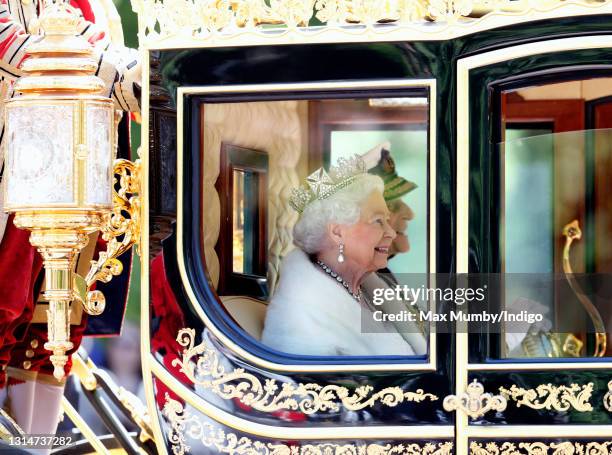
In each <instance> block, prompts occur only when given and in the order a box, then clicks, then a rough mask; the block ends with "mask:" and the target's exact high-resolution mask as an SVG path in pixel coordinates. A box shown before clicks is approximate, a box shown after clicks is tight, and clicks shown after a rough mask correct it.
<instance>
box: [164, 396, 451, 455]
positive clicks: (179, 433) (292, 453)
mask: <svg viewBox="0 0 612 455" xmlns="http://www.w3.org/2000/svg"><path fill="white" fill-rule="evenodd" d="M165 400H166V402H165V403H164V408H163V410H162V414H163V415H164V416H165V417H166V419H167V420H168V422H169V423H170V428H169V429H168V433H167V434H168V441H169V442H170V444H171V445H172V452H173V454H174V455H184V454H186V453H189V452H190V450H191V447H190V446H189V445H188V443H187V439H188V438H189V440H193V441H198V442H200V443H202V444H203V445H204V446H206V447H209V448H212V449H214V450H215V451H216V453H230V454H235V455H240V454H249V455H257V454H261V455H392V454H403V455H450V454H451V453H452V450H453V443H452V442H439V443H431V442H426V443H424V444H416V443H407V444H397V445H394V444H349V443H343V444H340V443H335V442H328V443H320V444H310V443H306V444H302V445H299V446H298V445H287V444H283V443H280V442H263V441H257V440H252V439H251V438H249V437H247V436H239V435H237V434H234V433H228V432H226V431H225V430H223V429H221V428H218V427H216V426H214V425H213V424H212V423H210V422H203V421H202V420H201V419H200V416H199V415H197V414H192V413H190V412H189V411H186V410H185V408H184V406H183V405H182V404H181V403H180V402H179V401H176V400H174V399H173V398H171V397H170V396H169V395H168V394H167V393H166V395H165Z"/></svg>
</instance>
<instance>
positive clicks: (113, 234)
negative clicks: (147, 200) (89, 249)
mask: <svg viewBox="0 0 612 455" xmlns="http://www.w3.org/2000/svg"><path fill="white" fill-rule="evenodd" d="M113 175H114V181H113V208H112V211H111V212H110V213H109V214H108V215H107V219H106V223H105V224H104V226H103V228H102V238H103V239H104V240H106V242H107V244H106V251H100V254H99V257H98V260H97V261H91V268H90V269H89V272H88V273H87V275H86V276H85V278H83V277H82V276H80V275H78V274H75V278H74V293H75V296H76V298H77V299H78V300H79V301H80V302H81V303H82V304H83V308H84V309H85V311H86V312H87V313H88V314H91V315H94V316H95V315H99V314H101V313H102V312H103V311H104V307H105V306H106V299H105V298H104V294H102V292H101V291H98V290H95V291H91V290H90V289H91V287H92V286H93V285H94V283H95V282H96V281H101V282H103V283H108V282H109V281H110V280H112V279H113V276H117V275H119V274H120V273H121V272H122V270H123V265H122V264H121V261H119V259H117V258H118V257H119V256H121V255H122V254H123V253H125V252H126V251H127V250H129V249H130V248H131V247H132V246H134V245H136V248H137V247H138V241H139V238H140V160H136V161H135V162H133V161H129V160H124V159H119V160H115V164H114V166H113Z"/></svg>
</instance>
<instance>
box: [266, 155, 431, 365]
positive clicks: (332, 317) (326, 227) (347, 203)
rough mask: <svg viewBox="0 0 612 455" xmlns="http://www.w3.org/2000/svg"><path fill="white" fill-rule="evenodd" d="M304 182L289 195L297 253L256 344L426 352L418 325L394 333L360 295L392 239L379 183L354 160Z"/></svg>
mask: <svg viewBox="0 0 612 455" xmlns="http://www.w3.org/2000/svg"><path fill="white" fill-rule="evenodd" d="M307 183H308V185H309V187H302V188H300V189H299V190H294V193H293V195H292V197H291V205H292V206H293V207H294V208H295V209H296V210H297V211H298V212H300V214H301V215H300V218H299V220H298V222H297V224H296V225H295V227H294V229H293V237H294V243H295V245H296V246H297V247H298V248H297V249H295V250H293V251H292V252H291V253H289V254H288V255H287V256H286V257H285V259H284V260H283V263H282V265H281V270H280V281H279V284H278V288H277V290H276V292H275V294H274V296H273V297H272V300H271V303H270V305H269V308H268V311H267V314H266V321H265V328H264V331H263V335H262V342H263V343H264V344H266V345H268V346H270V347H272V348H274V349H277V350H279V351H283V352H287V353H293V354H306V355H322V356H338V355H352V356H358V355H363V356H371V355H402V356H407V355H423V354H425V353H426V350H427V345H426V343H425V340H424V337H423V335H422V334H421V333H420V331H419V328H418V326H417V324H416V323H412V325H411V326H410V327H406V330H405V332H404V333H401V334H400V333H398V332H397V330H396V328H395V326H394V325H392V324H390V323H388V322H384V321H378V320H377V319H380V315H379V317H378V318H375V317H374V312H376V310H377V308H375V307H374V306H373V305H372V304H371V302H370V301H369V298H368V297H367V296H366V294H365V293H363V292H362V290H361V284H362V282H363V281H364V279H365V278H366V277H367V276H369V275H370V274H372V273H373V272H375V271H376V270H379V269H382V268H385V267H386V266H387V259H388V255H389V247H390V245H391V243H392V242H393V239H394V238H395V236H396V233H395V231H394V230H393V229H392V228H391V227H390V226H389V216H390V214H389V210H388V208H387V205H386V203H385V200H384V198H383V188H384V185H383V182H382V180H381V179H380V177H377V176H374V175H369V174H367V172H366V168H365V165H364V163H363V161H362V160H361V159H359V158H357V157H355V158H354V159H352V160H343V161H342V162H339V166H338V167H337V168H332V170H330V172H329V173H327V172H325V171H324V170H323V169H319V170H318V171H316V172H315V173H313V174H312V175H310V176H309V177H308V179H307ZM380 284H381V286H386V285H385V284H384V282H382V281H381V283H380Z"/></svg>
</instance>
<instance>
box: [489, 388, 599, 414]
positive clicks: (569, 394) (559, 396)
mask: <svg viewBox="0 0 612 455" xmlns="http://www.w3.org/2000/svg"><path fill="white" fill-rule="evenodd" d="M499 391H500V392H501V394H502V396H504V397H505V398H506V399H510V398H511V399H513V400H514V401H516V406H517V407H520V406H521V405H525V406H527V407H529V408H532V409H546V410H548V411H551V410H555V411H559V412H564V411H568V410H570V408H574V409H575V410H576V411H578V412H588V411H592V410H593V406H591V403H590V402H589V400H590V399H591V393H592V392H593V383H592V382H589V383H588V384H586V385H582V386H581V385H578V384H572V385H570V386H565V385H560V386H555V385H552V384H540V385H539V386H537V387H536V388H535V389H523V388H522V387H517V386H516V385H514V384H513V385H512V387H510V389H506V388H504V387H500V388H499ZM540 400H544V401H540Z"/></svg>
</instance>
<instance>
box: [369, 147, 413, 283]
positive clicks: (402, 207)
mask: <svg viewBox="0 0 612 455" xmlns="http://www.w3.org/2000/svg"><path fill="white" fill-rule="evenodd" d="M362 159H363V161H364V162H365V165H366V167H367V169H368V173H370V174H372V175H377V176H379V177H380V178H381V179H382V180H383V183H384V184H385V189H384V192H383V196H384V198H385V202H386V203H387V207H388V208H389V211H390V212H391V216H390V218H389V224H390V225H391V227H392V228H393V230H394V231H395V239H393V243H392V244H391V248H390V249H389V259H391V258H393V257H394V256H395V255H397V254H401V253H407V252H408V251H410V240H409V238H408V233H407V232H406V231H407V229H408V222H409V221H410V220H412V219H414V212H413V211H412V209H411V208H410V206H409V205H408V204H406V203H405V202H404V201H403V199H402V198H403V197H404V196H405V195H406V194H408V193H410V192H411V191H413V190H414V189H415V188H417V185H416V183H414V182H411V181H409V180H406V179H405V178H403V177H400V176H399V175H398V174H397V171H396V169H395V161H394V160H393V157H392V156H391V143H390V142H389V141H385V142H383V143H381V144H378V145H377V146H376V147H374V148H373V149H371V150H370V151H368V152H367V153H365V154H364V155H362ZM380 272H381V273H387V274H391V271H390V270H389V269H388V268H384V269H381V270H380Z"/></svg>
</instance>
